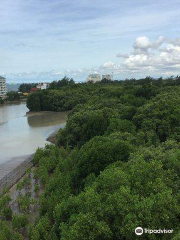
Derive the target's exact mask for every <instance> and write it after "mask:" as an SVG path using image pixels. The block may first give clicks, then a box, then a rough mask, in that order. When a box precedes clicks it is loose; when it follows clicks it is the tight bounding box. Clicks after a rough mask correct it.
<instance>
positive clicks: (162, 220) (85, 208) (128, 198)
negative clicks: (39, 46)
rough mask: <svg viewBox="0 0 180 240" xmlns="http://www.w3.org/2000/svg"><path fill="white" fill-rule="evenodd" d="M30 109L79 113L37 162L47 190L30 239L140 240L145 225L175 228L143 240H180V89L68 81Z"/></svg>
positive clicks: (42, 94)
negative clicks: (140, 228)
mask: <svg viewBox="0 0 180 240" xmlns="http://www.w3.org/2000/svg"><path fill="white" fill-rule="evenodd" d="M146 80H147V79H146ZM148 81H149V80H148ZM27 106H28V107H29V108H30V110H52V111H63V110H71V112H70V113H69V116H68V121H67V124H66V127H65V128H64V129H61V130H60V131H59V132H58V136H57V138H58V140H57V143H56V145H55V146H52V145H47V146H46V148H45V149H44V150H43V149H38V150H37V152H36V155H35V158H34V163H35V166H36V167H35V173H36V176H38V179H39V180H40V182H41V185H42V186H43V191H42V193H41V196H40V199H41V200H40V203H39V216H38V217H37V219H36V221H35V223H34V224H29V227H27V229H28V236H29V239H31V240H49V239H52V240H59V239H61V240H100V239H101V240H132V239H137V236H136V235H135V228H136V227H139V226H140V227H142V228H149V229H170V230H173V233H172V234H143V236H144V238H142V239H150V240H154V239H157V240H159V239H163V240H166V239H167V240H168V239H173V240H177V239H179V238H180V222H179V219H180V190H179V189H180V87H179V86H171V85H169V84H164V83H163V84H158V83H157V82H156V84H153V83H152V82H148V83H141V84H137V83H135V84H134V83H133V82H132V84H130V83H129V82H128V84H127V83H126V82H116V81H115V82H106V83H105V82H100V83H96V84H92V83H87V84H72V85H71V84H70V85H69V84H68V85H67V86H62V87H61V88H60V89H49V90H45V91H39V92H35V93H32V94H31V95H30V96H29V97H28V101H27ZM1 225H2V224H1ZM20 233H21V232H20ZM5 239H6V238H5Z"/></svg>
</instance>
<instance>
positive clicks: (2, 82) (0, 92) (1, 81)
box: [0, 76, 7, 98]
mask: <svg viewBox="0 0 180 240" xmlns="http://www.w3.org/2000/svg"><path fill="white" fill-rule="evenodd" d="M6 92H7V88H6V79H5V78H4V77H1V76H0V98H4V97H5V96H6Z"/></svg>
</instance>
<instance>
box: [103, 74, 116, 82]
mask: <svg viewBox="0 0 180 240" xmlns="http://www.w3.org/2000/svg"><path fill="white" fill-rule="evenodd" d="M102 79H107V80H111V81H112V80H113V77H112V75H110V74H106V75H102Z"/></svg>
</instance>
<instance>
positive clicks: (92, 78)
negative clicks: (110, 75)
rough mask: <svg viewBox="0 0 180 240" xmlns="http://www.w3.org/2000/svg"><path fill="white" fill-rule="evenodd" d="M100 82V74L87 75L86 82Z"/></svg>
mask: <svg viewBox="0 0 180 240" xmlns="http://www.w3.org/2000/svg"><path fill="white" fill-rule="evenodd" d="M90 81H91V82H94V83H95V82H100V81H101V76H100V75H99V74H91V75H89V76H88V78H87V79H86V82H90Z"/></svg>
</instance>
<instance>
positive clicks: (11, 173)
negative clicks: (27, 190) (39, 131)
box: [0, 113, 66, 196]
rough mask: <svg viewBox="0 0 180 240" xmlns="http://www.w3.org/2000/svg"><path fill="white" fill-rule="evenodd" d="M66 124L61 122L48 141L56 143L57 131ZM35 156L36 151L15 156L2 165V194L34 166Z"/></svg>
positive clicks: (0, 182)
mask: <svg viewBox="0 0 180 240" xmlns="http://www.w3.org/2000/svg"><path fill="white" fill-rule="evenodd" d="M31 114H33V113H31ZM65 125H66V122H65V123H63V124H61V125H60V126H59V128H58V129H57V130H56V131H54V132H52V133H51V134H50V135H49V136H48V137H47V138H46V141H48V142H50V143H55V141H56V135H57V132H58V131H59V129H61V128H64V127H65ZM33 157H34V153H33V154H31V155H26V156H20V157H15V158H13V159H12V160H10V161H8V162H5V163H3V164H1V165H0V196H1V195H3V193H4V191H5V190H8V189H10V188H11V187H13V185H14V184H16V183H17V182H18V181H19V180H20V179H21V178H22V177H23V176H24V174H25V173H26V169H27V168H28V167H30V168H31V167H33Z"/></svg>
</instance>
